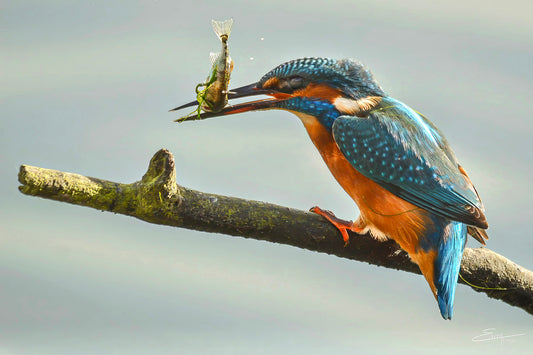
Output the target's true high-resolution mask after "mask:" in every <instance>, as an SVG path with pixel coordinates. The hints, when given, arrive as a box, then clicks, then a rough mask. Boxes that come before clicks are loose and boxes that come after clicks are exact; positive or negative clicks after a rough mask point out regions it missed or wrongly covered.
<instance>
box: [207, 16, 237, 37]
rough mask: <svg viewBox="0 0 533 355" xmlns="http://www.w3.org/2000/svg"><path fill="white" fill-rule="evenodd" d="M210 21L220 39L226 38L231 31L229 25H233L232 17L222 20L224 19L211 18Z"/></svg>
mask: <svg viewBox="0 0 533 355" xmlns="http://www.w3.org/2000/svg"><path fill="white" fill-rule="evenodd" d="M211 23H212V24H213V31H215V33H216V34H217V36H218V37H219V38H220V39H221V40H227V39H228V37H229V34H230V33H231V27H232V26H233V19H232V18H230V19H229V20H224V21H217V20H211Z"/></svg>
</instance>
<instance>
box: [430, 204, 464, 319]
mask: <svg viewBox="0 0 533 355" xmlns="http://www.w3.org/2000/svg"><path fill="white" fill-rule="evenodd" d="M432 220H433V222H434V226H433V227H434V228H432V230H433V231H432V233H430V234H429V235H426V238H424V240H422V241H421V244H420V246H421V247H422V248H423V249H424V250H426V251H428V250H437V251H438V252H437V256H436V258H435V264H434V265H435V272H434V282H435V288H436V289H437V301H438V304H439V309H440V313H441V315H442V317H443V318H444V319H451V318H452V315H453V302H454V299H455V288H456V286H457V279H458V277H459V269H460V268H461V259H462V257H463V251H464V249H465V245H466V238H467V225H466V224H464V223H461V222H457V221H450V220H449V219H446V218H442V217H439V216H435V215H433V216H432Z"/></svg>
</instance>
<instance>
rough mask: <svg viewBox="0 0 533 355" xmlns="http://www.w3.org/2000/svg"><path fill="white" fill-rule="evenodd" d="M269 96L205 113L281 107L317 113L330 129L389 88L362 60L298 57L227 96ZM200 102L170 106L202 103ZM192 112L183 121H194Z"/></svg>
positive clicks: (205, 115) (213, 114) (361, 112)
mask: <svg viewBox="0 0 533 355" xmlns="http://www.w3.org/2000/svg"><path fill="white" fill-rule="evenodd" d="M256 95H268V96H270V97H271V98H269V99H263V100H256V101H250V102H245V103H239V104H235V105H229V106H226V107H225V108H224V109H222V110H221V111H219V112H204V113H202V114H201V115H200V118H209V117H217V116H225V115H230V114H235V113H240V112H247V111H256V110H270V109H281V110H287V111H291V112H294V113H296V114H297V115H299V116H302V114H303V115H309V116H313V117H316V118H317V119H318V120H319V121H320V122H321V123H322V124H323V125H324V126H325V127H326V128H328V129H331V126H332V124H333V121H334V120H335V119H336V118H337V117H338V116H340V115H364V113H365V111H368V110H370V109H371V108H372V107H374V106H375V105H376V104H377V103H379V101H380V100H381V97H383V96H385V93H384V92H383V90H382V89H381V87H380V86H379V84H378V83H377V82H376V81H375V80H374V78H373V77H372V74H371V73H370V71H369V70H368V69H366V68H365V67H364V66H363V65H362V64H361V63H359V62H356V61H354V60H351V59H342V60H334V59H329V58H303V59H296V60H293V61H290V62H287V63H284V64H281V65H279V66H277V67H276V68H274V69H272V70H271V71H270V72H268V73H267V74H265V75H264V76H263V77H262V78H261V79H260V80H259V81H258V82H256V83H253V84H250V85H246V86H243V87H240V88H237V89H233V90H230V93H229V94H228V99H229V100H232V99H236V98H242V97H247V96H256ZM197 104H198V102H197V101H193V102H190V103H188V104H185V105H182V106H180V107H177V108H175V109H173V110H171V111H175V110H179V109H182V108H185V107H190V106H195V105H197ZM196 118H197V116H196V115H191V116H190V117H187V118H186V119H183V120H194V119H196Z"/></svg>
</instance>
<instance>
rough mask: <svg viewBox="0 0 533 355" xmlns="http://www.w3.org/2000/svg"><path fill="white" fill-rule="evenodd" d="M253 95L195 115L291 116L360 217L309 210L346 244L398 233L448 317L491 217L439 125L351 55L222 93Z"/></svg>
mask: <svg viewBox="0 0 533 355" xmlns="http://www.w3.org/2000/svg"><path fill="white" fill-rule="evenodd" d="M256 95H266V96H268V98H266V99H260V100H254V101H249V102H243V103H239V104H234V105H229V106H226V107H225V108H224V109H223V110H221V111H219V112H204V113H202V114H201V117H200V118H202V119H203V118H210V117H217V116H225V115H230V114H237V113H243V112H248V111H258V110H271V109H278V110H285V111H289V112H291V113H293V114H295V115H296V116H297V117H298V118H299V119H300V120H301V121H302V123H303V125H304V127H305V129H306V130H307V133H308V135H309V137H310V138H311V141H312V142H313V144H314V145H315V147H316V148H317V149H318V151H319V153H320V155H321V157H322V158H323V160H324V162H325V163H326V165H327V167H328V168H329V170H330V171H331V173H332V175H333V176H334V178H335V179H336V180H337V182H338V183H339V184H340V186H341V187H342V188H343V189H344V190H345V192H346V193H347V194H348V195H349V196H350V197H351V198H352V199H353V200H354V202H355V203H356V204H357V206H358V209H359V216H358V218H357V219H355V221H353V222H352V221H347V220H342V219H340V218H338V217H336V216H335V215H334V214H333V213H332V212H331V211H329V210H324V209H321V208H320V207H313V208H311V211H312V212H315V213H317V214H319V215H322V216H323V217H324V218H326V219H327V220H328V221H329V222H330V223H332V224H333V225H334V226H335V227H337V229H338V230H339V231H340V233H341V235H342V238H343V240H344V243H345V246H346V245H347V244H348V242H349V238H350V236H349V234H348V232H349V231H351V232H354V233H356V234H365V233H370V235H371V236H372V237H374V238H376V239H378V240H383V241H384V240H388V239H393V240H394V241H396V243H398V244H399V246H400V247H401V248H402V249H403V250H404V251H406V252H407V254H408V255H409V257H410V258H411V260H412V261H413V262H414V263H416V264H417V265H418V266H419V268H420V271H421V273H422V274H423V276H424V278H425V279H426V281H427V283H428V284H429V287H430V289H431V292H432V293H433V295H434V297H435V299H436V301H437V303H438V307H439V310H440V314H441V316H442V318H444V319H447V320H448V319H451V318H452V315H453V305H454V298H455V289H456V285H457V280H458V275H459V269H460V264H461V258H462V255H463V251H464V248H465V245H466V239H467V235H468V234H470V235H471V236H472V237H474V238H475V239H476V240H478V241H479V242H480V243H481V244H483V245H485V241H484V240H485V239H488V235H487V232H486V231H485V230H486V229H487V228H488V223H487V220H486V217H485V214H484V207H483V203H482V201H481V198H480V197H479V194H478V192H477V191H476V188H475V187H474V185H473V184H472V181H471V180H470V178H469V176H468V175H467V173H466V171H465V169H464V168H463V167H462V166H461V165H460V164H459V162H458V160H457V158H456V156H455V153H454V152H453V150H452V149H451V147H450V145H449V143H448V141H447V140H446V138H445V137H444V135H443V134H442V132H441V131H440V130H439V129H438V128H437V127H436V126H435V125H434V124H433V123H432V122H431V121H429V120H428V119H427V118H426V117H425V116H424V115H422V114H421V113H419V112H418V111H416V110H414V109H412V108H411V107H409V106H407V105H406V104H405V103H403V102H401V101H399V100H397V99H395V98H393V97H391V96H389V95H388V94H386V93H385V91H384V90H383V89H382V88H381V86H380V85H379V84H378V82H377V81H376V80H375V79H374V76H373V74H372V73H371V72H370V70H369V69H368V68H367V67H366V66H365V65H363V64H362V63H361V62H359V61H357V60H354V59H331V58H316V57H308V58H301V59H295V60H292V61H289V62H286V63H283V64H281V65H279V66H277V67H275V68H274V69H272V70H271V71H269V72H268V73H266V74H265V75H264V76H263V77H262V78H261V79H260V80H259V81H257V82H255V83H252V84H249V85H245V86H242V87H239V88H236V89H232V90H230V93H229V94H228V99H230V100H232V99H236V98H242V97H248V96H256ZM196 104H197V102H196V101H193V102H190V103H188V104H185V105H182V106H179V107H176V108H175V109H173V110H171V111H174V110H179V109H181V108H184V107H188V106H193V105H196ZM192 119H196V117H192V118H191V120H192Z"/></svg>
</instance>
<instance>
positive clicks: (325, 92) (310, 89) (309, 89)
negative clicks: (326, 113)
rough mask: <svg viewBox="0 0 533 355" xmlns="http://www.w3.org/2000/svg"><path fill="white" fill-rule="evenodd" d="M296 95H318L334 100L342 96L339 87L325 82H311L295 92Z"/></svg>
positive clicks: (320, 97)
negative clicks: (336, 87)
mask: <svg viewBox="0 0 533 355" xmlns="http://www.w3.org/2000/svg"><path fill="white" fill-rule="evenodd" d="M294 96H305V97H316V98H319V99H326V100H328V101H329V102H333V101H334V100H335V99H336V98H338V97H339V96H341V92H340V90H339V89H334V88H332V87H329V86H327V85H324V84H313V83H311V84H309V85H307V86H306V87H305V88H304V89H302V90H298V91H295V92H294Z"/></svg>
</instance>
